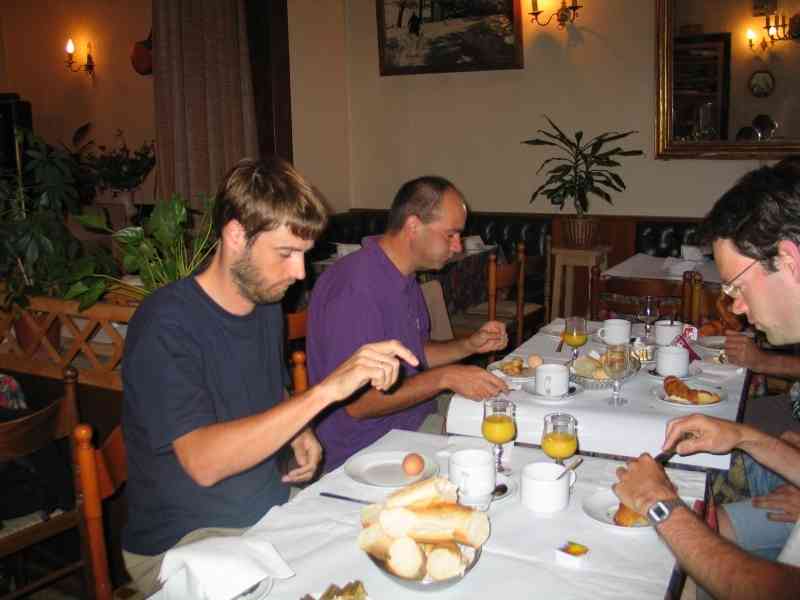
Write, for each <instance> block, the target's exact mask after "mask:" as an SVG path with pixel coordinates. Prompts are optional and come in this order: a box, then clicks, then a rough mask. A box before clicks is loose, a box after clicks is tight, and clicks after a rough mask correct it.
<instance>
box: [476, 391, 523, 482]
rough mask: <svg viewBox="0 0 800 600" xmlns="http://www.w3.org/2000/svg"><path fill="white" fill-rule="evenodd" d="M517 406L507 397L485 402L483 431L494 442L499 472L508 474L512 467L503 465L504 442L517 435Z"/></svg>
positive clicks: (496, 464) (484, 435) (486, 437)
mask: <svg viewBox="0 0 800 600" xmlns="http://www.w3.org/2000/svg"><path fill="white" fill-rule="evenodd" d="M516 415H517V406H516V404H514V403H513V402H512V401H511V400H508V399H507V398H490V399H489V400H486V402H484V403H483V423H482V424H481V433H482V434H483V437H484V438H485V439H486V441H488V442H489V443H491V444H494V460H495V468H496V469H497V472H498V473H503V474H506V475H507V474H508V473H510V472H511V468H510V467H504V466H503V444H507V443H508V442H510V441H511V440H513V439H514V437H515V436H516V435H517V421H516Z"/></svg>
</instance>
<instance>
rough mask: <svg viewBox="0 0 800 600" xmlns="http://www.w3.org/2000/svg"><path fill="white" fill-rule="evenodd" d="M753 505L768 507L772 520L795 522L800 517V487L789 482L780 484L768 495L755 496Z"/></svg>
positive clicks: (769, 516)
mask: <svg viewBox="0 0 800 600" xmlns="http://www.w3.org/2000/svg"><path fill="white" fill-rule="evenodd" d="M753 506H755V507H756V508H765V509H767V510H768V511H769V512H768V513H767V519H769V520H770V521H780V522H781V523H794V522H795V521H797V519H798V517H800V489H798V488H797V487H796V486H793V485H791V484H789V483H787V484H784V485H779V486H778V487H776V488H775V489H774V490H772V491H771V492H770V493H769V494H767V495H766V496H755V497H754V498H753Z"/></svg>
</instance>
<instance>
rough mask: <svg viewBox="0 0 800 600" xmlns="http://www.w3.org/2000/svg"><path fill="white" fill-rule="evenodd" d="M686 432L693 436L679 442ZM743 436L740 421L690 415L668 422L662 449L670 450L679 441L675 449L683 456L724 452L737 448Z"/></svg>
mask: <svg viewBox="0 0 800 600" xmlns="http://www.w3.org/2000/svg"><path fill="white" fill-rule="evenodd" d="M684 434H690V435H691V437H690V438H688V439H686V440H683V441H681V442H680V443H678V440H679V439H680V438H681V437H682V436H683V435H684ZM742 437H743V433H742V425H740V424H739V423H735V422H733V421H728V420H726V419H717V418H714V417H706V416H705V415H690V416H688V417H681V418H679V419H673V420H672V421H670V422H669V423H668V424H667V433H666V436H665V438H664V445H663V446H662V450H669V449H670V448H672V447H673V446H675V444H676V443H677V447H675V450H676V452H677V453H678V454H680V455H681V456H685V455H687V454H696V453H697V452H711V453H714V454H724V453H727V452H730V451H731V450H732V449H733V448H735V447H736V446H737V445H738V444H739V443H740V442H741V441H742Z"/></svg>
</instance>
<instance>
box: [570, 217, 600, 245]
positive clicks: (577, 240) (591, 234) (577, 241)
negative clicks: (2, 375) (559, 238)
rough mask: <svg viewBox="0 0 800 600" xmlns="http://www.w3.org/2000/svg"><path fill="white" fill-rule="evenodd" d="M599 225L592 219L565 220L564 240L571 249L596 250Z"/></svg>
mask: <svg viewBox="0 0 800 600" xmlns="http://www.w3.org/2000/svg"><path fill="white" fill-rule="evenodd" d="M597 229H598V223H597V221H596V220H594V219H592V218H590V217H577V216H576V217H569V218H566V219H564V240H565V242H566V244H567V246H569V247H570V248H594V246H595V243H596V241H597Z"/></svg>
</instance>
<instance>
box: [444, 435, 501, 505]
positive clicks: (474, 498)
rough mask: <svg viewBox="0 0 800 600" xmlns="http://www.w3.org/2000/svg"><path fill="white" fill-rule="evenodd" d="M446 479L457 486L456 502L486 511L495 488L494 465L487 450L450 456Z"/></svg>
mask: <svg viewBox="0 0 800 600" xmlns="http://www.w3.org/2000/svg"><path fill="white" fill-rule="evenodd" d="M448 478H449V479H450V481H451V482H452V483H453V484H454V485H456V486H458V502H459V504H462V505H464V506H470V507H472V508H477V509H479V510H486V509H487V508H488V507H489V504H490V503H491V501H492V492H494V486H495V464H494V457H493V456H492V453H491V452H489V451H488V450H479V449H467V450H458V451H457V452H453V454H451V455H450V460H449V461H448Z"/></svg>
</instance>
